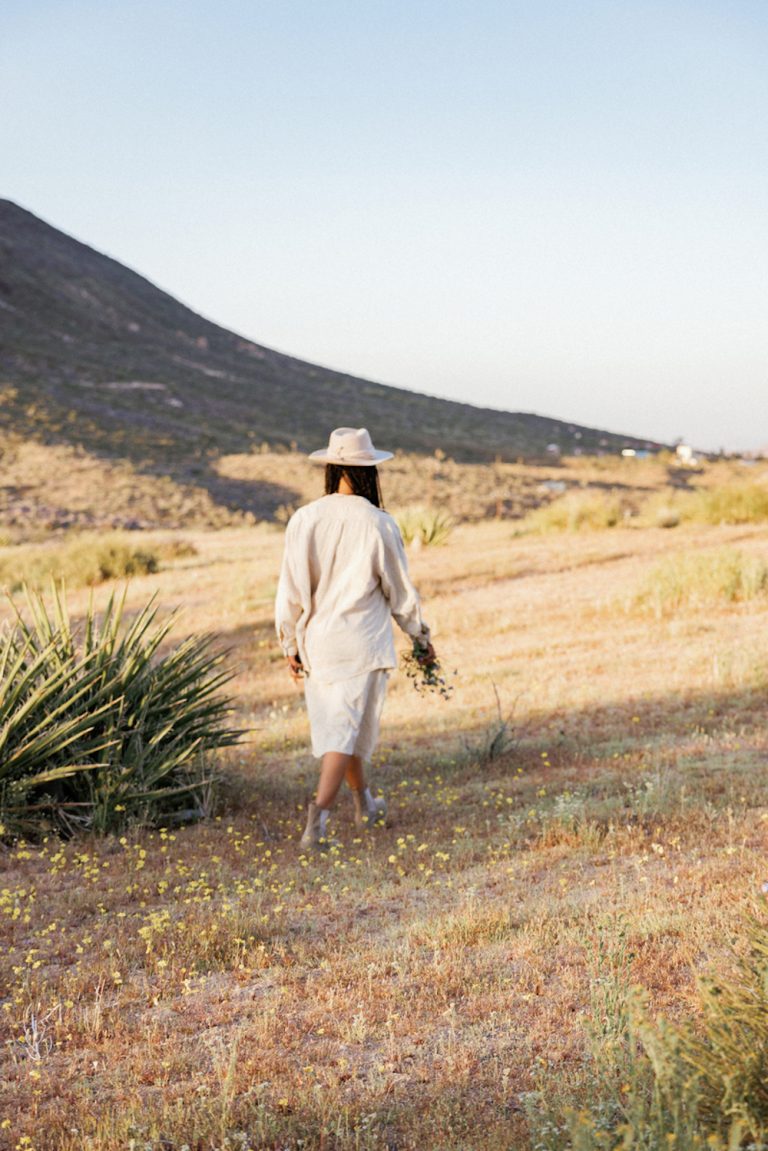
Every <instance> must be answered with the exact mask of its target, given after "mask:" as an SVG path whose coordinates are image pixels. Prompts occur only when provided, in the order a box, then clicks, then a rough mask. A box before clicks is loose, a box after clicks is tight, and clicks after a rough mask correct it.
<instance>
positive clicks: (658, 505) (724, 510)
mask: <svg viewBox="0 0 768 1151" xmlns="http://www.w3.org/2000/svg"><path fill="white" fill-rule="evenodd" d="M766 521H768V485H766V484H761V483H757V482H755V481H750V482H748V483H745V482H736V483H730V484H723V485H721V486H720V487H713V488H698V489H696V490H694V491H679V490H675V489H667V490H666V491H663V492H658V493H656V494H654V495H652V496H650V497H649V498H648V499H647V500H646V501H645V502H644V503H643V505H642V508H641V510H640V518H639V521H638V522H639V523H641V524H642V525H643V526H649V527H663V528H667V527H677V525H678V524H682V523H693V524H758V523H765V522H766Z"/></svg>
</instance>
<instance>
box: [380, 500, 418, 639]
mask: <svg viewBox="0 0 768 1151" xmlns="http://www.w3.org/2000/svg"><path fill="white" fill-rule="evenodd" d="M379 564H380V568H379V580H380V581H381V588H382V591H383V592H384V595H385V596H386V597H387V599H388V600H389V607H390V611H391V612H392V615H393V616H394V618H395V622H396V623H397V625H398V627H400V628H401V629H402V631H404V632H405V633H406V635H410V636H412V637H413V639H420V640H422V641H423V642H424V643H429V638H430V635H429V628H428V627H427V625H426V623H425V622H424V620H423V619H422V615H421V603H420V601H419V593H418V592H417V591H416V588H415V587H414V586H413V584H412V583H411V577H410V576H409V574H408V560H407V559H406V555H405V547H404V546H403V537H402V536H401V535H400V529H399V528H398V526H397V524H396V523H395V521H394V520H393V519H391V518H390V517H387V519H386V520H385V522H384V526H383V530H382V533H381V551H380V557H379Z"/></svg>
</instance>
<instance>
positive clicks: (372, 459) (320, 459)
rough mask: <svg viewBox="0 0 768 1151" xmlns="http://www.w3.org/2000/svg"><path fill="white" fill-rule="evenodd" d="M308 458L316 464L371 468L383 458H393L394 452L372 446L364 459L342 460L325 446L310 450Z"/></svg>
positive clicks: (382, 460) (381, 461)
mask: <svg viewBox="0 0 768 1151" xmlns="http://www.w3.org/2000/svg"><path fill="white" fill-rule="evenodd" d="M308 458H309V459H310V460H314V461H315V463H318V464H339V466H341V467H344V466H345V465H346V467H348V468H372V467H375V466H376V464H381V463H383V462H384V460H393V459H394V458H395V453H394V452H379V451H377V450H376V449H375V448H374V450H373V451H372V452H371V454H370V456H369V457H368V458H366V459H364V460H361V459H357V460H350V459H347V460H343V459H341V458H340V457H339V456H337V455H334V453H333V452H329V451H328V449H327V448H321V449H320V450H319V451H317V452H310V453H309V457H308Z"/></svg>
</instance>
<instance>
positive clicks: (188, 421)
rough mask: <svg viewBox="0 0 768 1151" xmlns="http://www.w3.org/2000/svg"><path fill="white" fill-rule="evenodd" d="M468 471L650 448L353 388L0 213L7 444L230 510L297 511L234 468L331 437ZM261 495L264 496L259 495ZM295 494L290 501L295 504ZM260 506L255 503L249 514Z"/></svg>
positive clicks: (44, 227) (13, 214)
mask: <svg viewBox="0 0 768 1151" xmlns="http://www.w3.org/2000/svg"><path fill="white" fill-rule="evenodd" d="M350 423H351V424H355V425H366V426H368V427H369V428H371V430H372V432H373V435H374V437H375V438H376V440H377V441H380V442H382V443H383V442H385V441H387V442H390V443H394V444H396V445H397V446H398V448H399V449H400V450H401V451H403V452H406V453H408V452H410V453H414V454H417V455H429V456H433V454H434V452H435V450H436V449H437V448H439V449H441V451H442V452H444V453H445V454H446V455H447V456H448V457H451V458H453V459H454V460H456V461H459V462H464V463H475V464H481V463H483V462H487V461H492V460H502V461H514V460H517V459H521V458H522V459H526V460H536V459H541V458H542V457H543V455H544V453H545V451H546V447H547V445H548V444H550V443H556V444H558V445H559V446H560V448H561V449H562V451H563V452H569V451H572V450H573V449H574V448H576V447H577V446H578V447H580V448H581V449H582V450H583V451H585V452H591V451H595V450H597V449H598V448H600V447H603V448H606V449H608V450H611V451H613V450H618V449H619V448H621V447H624V446H629V447H639V446H646V441H641V440H638V439H636V438H632V437H625V436H618V435H614V434H611V433H608V432H604V431H600V430H598V429H594V428H586V427H580V426H578V425H575V424H568V423H564V422H562V421H558V420H554V419H549V418H545V417H542V416H537V415H531V414H523V413H512V412H501V411H494V410H489V409H483V408H477V407H473V406H471V405H469V404H460V403H455V402H452V401H448V400H441V399H436V398H433V397H430V396H425V395H420V394H417V393H414V392H409V391H405V390H404V389H398V388H393V387H388V386H385V385H383V384H377V383H374V382H371V381H368V380H361V379H356V378H354V377H352V376H350V375H347V374H345V373H343V372H337V371H333V370H330V369H327V368H323V367H318V366H316V365H313V364H309V363H306V362H304V361H302V360H299V359H296V358H294V357H291V356H288V355H284V354H282V353H279V352H276V351H273V350H271V349H270V348H266V347H263V346H261V345H259V344H256V343H254V342H252V341H251V340H248V339H245V338H243V337H241V336H239V335H236V334H235V333H233V332H229V331H227V330H226V329H224V328H221V327H219V326H218V325H216V324H214V323H211V322H210V321H209V320H206V319H204V318H202V317H201V316H198V315H197V314H196V313H195V312H193V311H192V310H191V309H189V308H187V307H185V306H184V305H183V304H181V303H179V302H178V301H177V300H175V299H173V297H171V296H169V295H168V294H167V293H165V292H162V291H161V290H160V289H158V288H157V287H155V286H154V285H153V284H151V283H150V282H149V281H148V280H146V279H144V278H143V277H142V276H140V275H138V274H137V273H136V272H133V271H131V270H130V269H128V268H126V267H124V266H123V265H122V264H120V263H118V262H117V261H116V260H113V259H110V258H109V257H107V256H105V255H103V254H101V253H99V252H97V251H94V250H93V249H92V248H89V247H88V246H87V245H85V244H83V243H80V242H79V241H77V240H75V239H73V238H71V237H70V236H67V235H65V234H64V233H63V232H61V231H59V230H57V229H56V228H53V227H51V226H50V225H49V224H47V223H45V222H44V221H42V220H40V219H38V218H37V217H36V216H34V215H32V213H30V212H28V211H26V210H25V209H23V208H21V207H19V206H18V205H16V204H14V203H12V202H10V201H8V200H0V432H1V433H4V434H6V435H9V434H12V435H14V436H15V437H16V438H17V441H19V440H21V441H23V442H24V443H25V444H28V443H30V442H35V443H37V444H42V445H46V446H48V447H56V448H57V449H59V451H63V450H66V451H68V452H75V453H79V454H80V455H82V454H83V453H85V454H86V455H87V456H88V457H89V458H91V457H95V458H97V459H99V460H101V461H103V462H104V463H105V465H106V464H109V465H110V466H116V465H118V464H119V465H120V466H123V465H127V466H130V467H131V468H132V469H137V470H139V471H141V472H142V473H143V474H144V475H146V476H148V477H154V478H155V479H156V478H157V477H168V478H169V479H170V480H172V481H173V482H174V483H177V484H186V485H194V486H195V488H196V489H197V490H200V489H203V490H204V491H205V492H207V493H209V494H210V498H211V499H212V500H213V501H214V503H215V504H218V505H221V506H224V507H226V508H228V509H230V510H232V511H234V510H236V509H238V508H243V507H245V508H250V509H251V510H253V512H254V514H257V515H263V514H264V508H265V507H266V508H267V509H268V508H269V507H273V508H274V507H277V506H278V505H279V504H281V503H285V502H286V493H285V492H284V491H276V492H275V493H274V498H271V497H269V493H267V497H268V498H266V500H265V499H264V498H262V497H263V496H264V494H265V493H264V492H263V491H260V492H256V490H255V489H254V488H253V486H252V485H251V487H250V489H249V488H248V487H247V486H245V487H244V485H243V484H240V485H239V486H238V485H237V484H235V483H234V482H233V481H232V480H231V479H229V480H228V479H227V477H226V476H225V475H222V474H221V471H220V470H219V469H218V468H217V467H216V464H215V461H216V460H218V459H220V458H222V457H226V456H228V455H242V454H246V453H253V452H254V451H259V450H266V447H265V445H269V448H270V449H272V450H275V449H278V450H283V449H286V448H288V447H289V446H295V447H297V448H298V449H299V450H300V451H306V450H311V449H312V448H315V447H317V446H318V445H319V444H322V443H324V442H325V441H326V438H327V435H328V431H329V430H330V428H332V427H334V426H337V425H341V424H350ZM263 486H264V485H263V484H262V487H263ZM289 494H290V493H289ZM249 501H250V502H249Z"/></svg>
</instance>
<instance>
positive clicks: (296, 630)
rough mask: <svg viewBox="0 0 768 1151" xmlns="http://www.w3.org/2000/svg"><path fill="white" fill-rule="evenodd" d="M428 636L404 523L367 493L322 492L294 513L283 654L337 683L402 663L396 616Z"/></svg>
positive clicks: (281, 597) (284, 588)
mask: <svg viewBox="0 0 768 1151" xmlns="http://www.w3.org/2000/svg"><path fill="white" fill-rule="evenodd" d="M392 616H394V618H395V620H396V621H397V623H398V624H399V626H400V627H401V628H402V630H403V631H404V632H406V634H407V635H410V636H413V637H414V638H420V639H423V640H424V641H425V642H427V641H428V640H429V628H428V627H427V626H426V624H425V623H424V621H423V619H422V617H421V607H420V604H419V596H418V593H417V591H416V589H415V588H414V586H413V584H412V583H411V580H410V577H409V575H408V562H407V560H406V557H405V548H404V547H403V541H402V537H401V535H400V529H399V528H398V526H397V524H396V523H395V521H394V520H393V518H392V516H390V515H388V514H387V512H384V511H382V510H381V509H380V508H377V507H374V505H373V504H372V503H371V502H370V501H369V500H367V499H365V497H364V496H350V495H342V494H341V493H338V492H337V493H336V494H335V495H331V496H323V497H322V498H321V499H319V500H315V501H314V502H313V503H311V504H307V506H306V507H303V508H299V510H298V511H297V512H296V513H295V514H294V515H293V516H292V517H291V519H290V521H289V523H288V528H287V531H286V533H285V552H284V555H283V564H282V569H281V572H280V583H279V585H278V589H277V601H276V604H275V625H276V628H277V634H278V637H279V639H280V644H281V646H282V649H283V651H284V652H285V654H286V655H296V654H297V653H298V655H299V658H300V659H301V662H302V664H303V665H304V669H305V671H307V672H308V673H311V675H312V676H313V677H314V678H315V679H317V680H318V681H324V682H326V683H335V682H337V681H339V680H343V679H350V678H351V677H352V676H354V675H362V674H363V672H367V671H375V670H376V669H377V668H392V667H396V666H397V656H396V654H395V643H394V638H393V635H392V623H391V617H392Z"/></svg>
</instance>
